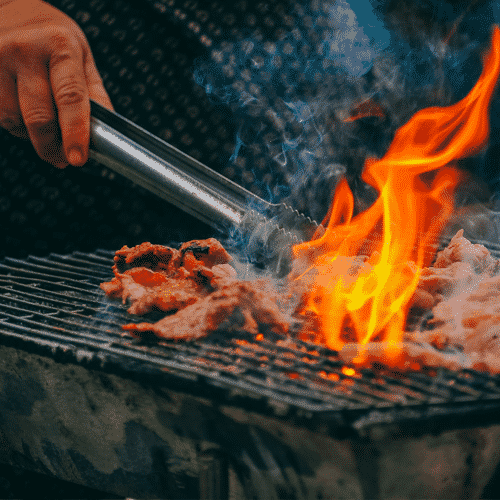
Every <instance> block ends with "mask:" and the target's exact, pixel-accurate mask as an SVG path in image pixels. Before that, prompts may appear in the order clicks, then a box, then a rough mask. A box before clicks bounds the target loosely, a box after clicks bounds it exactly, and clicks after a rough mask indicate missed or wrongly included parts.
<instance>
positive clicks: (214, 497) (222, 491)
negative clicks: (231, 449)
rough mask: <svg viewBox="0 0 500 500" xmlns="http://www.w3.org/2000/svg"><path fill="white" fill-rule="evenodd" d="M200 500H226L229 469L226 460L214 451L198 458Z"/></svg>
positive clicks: (227, 496)
mask: <svg viewBox="0 0 500 500" xmlns="http://www.w3.org/2000/svg"><path fill="white" fill-rule="evenodd" d="M199 463H200V498H201V500H228V498H229V493H228V492H229V479H228V477H229V467H228V461H227V458H226V457H224V456H223V455H222V454H221V453H219V452H218V451H216V450H212V451H207V452H205V453H202V454H201V455H200V456H199Z"/></svg>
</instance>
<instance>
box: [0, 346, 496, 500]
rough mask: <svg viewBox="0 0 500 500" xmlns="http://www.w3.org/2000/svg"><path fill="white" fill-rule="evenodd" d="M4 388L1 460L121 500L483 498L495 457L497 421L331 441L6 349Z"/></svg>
mask: <svg viewBox="0 0 500 500" xmlns="http://www.w3.org/2000/svg"><path fill="white" fill-rule="evenodd" d="M186 384H189V381H188V380H186ZM0 387H1V390H0V400H1V401H0V431H1V433H0V451H1V453H0V456H1V457H2V460H3V461H5V462H6V463H9V464H12V465H15V466H18V467H24V468H26V469H30V470H33V471H37V472H42V473H44V474H48V475H52V476H54V477H58V478H60V479H64V480H68V481H72V482H74V483H78V484H82V485H86V486H89V487H92V488H96V489H99V490H102V491H107V492H110V493H115V494H118V495H123V496H129V497H138V498H153V497H156V498H235V499H236V498H249V499H250V498H266V499H270V498H287V499H294V498H297V499H309V498H310V499H313V498H336V499H342V498H345V499H349V498H358V499H359V498H367V499H368V498H370V499H374V498H380V499H403V498H408V499H412V498H415V499H416V498H443V499H444V498H463V499H466V498H479V497H480V495H481V492H482V490H483V489H484V487H485V485H486V484H487V482H488V481H489V479H490V477H491V476H492V474H493V472H494V470H495V468H496V466H497V464H498V462H499V460H500V425H490V426H485V427H474V426H473V425H472V426H471V427H470V428H467V429H464V428H462V429H452V430H445V431H439V432H436V433H432V432H429V433H423V434H420V435H415V434H412V433H411V431H409V430H408V429H406V428H405V427H404V426H403V427H401V426H397V425H389V424H385V423H381V424H374V425H372V426H368V427H366V428H364V429H363V432H362V433H359V434H358V435H344V436H342V435H335V433H334V432H333V433H332V432H331V428H330V427H329V426H327V425H325V428H324V429H321V428H315V429H310V428H308V426H307V425H298V424H297V422H295V421H289V420H287V418H286V417H285V416H284V417H283V418H280V417H279V416H276V417H269V416H265V415H262V414H259V413H258V412H253V411H248V409H243V408H239V407H238V405H236V404H235V405H233V404H220V403H217V402H214V401H213V400H210V399H206V398H203V397H200V396H193V395H191V394H189V391H186V392H185V393H184V392H183V391H182V390H178V389H176V390H172V389H169V388H168V387H166V386H164V385H162V384H161V383H155V382H154V381H153V380H150V381H148V380H147V378H144V376H140V377H137V380H134V376H133V374H131V376H130V377H128V376H124V375H123V374H113V373H109V372H108V371H107V370H106V367H104V368H103V369H102V370H99V369H96V368H90V367H86V366H85V365H84V363H80V364H73V363H68V362H60V361H57V360H55V359H52V358H51V357H50V356H44V355H40V354H37V353H30V352H26V351H24V350H20V349H17V348H14V347H8V346H0ZM270 404H274V405H275V406H276V407H275V413H276V414H278V413H279V403H278V402H270ZM303 417H304V421H307V418H308V415H307V412H306V413H304V416H303ZM471 423H472V424H473V422H471ZM431 431H432V430H431ZM344 434H345V433H344Z"/></svg>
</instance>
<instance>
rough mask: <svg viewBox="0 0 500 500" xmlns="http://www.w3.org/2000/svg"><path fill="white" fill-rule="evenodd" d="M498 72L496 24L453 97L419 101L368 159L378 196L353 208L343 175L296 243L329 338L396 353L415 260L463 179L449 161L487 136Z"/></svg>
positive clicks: (426, 253) (312, 306) (332, 342)
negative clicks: (312, 233)
mask: <svg viewBox="0 0 500 500" xmlns="http://www.w3.org/2000/svg"><path fill="white" fill-rule="evenodd" d="M499 72H500V29H499V28H498V27H495V28H494V31H493V37H492V43H491V48H490V50H489V51H488V52H487V54H486V56H485V57H484V60H483V71H482V73H481V76H480V78H479V80H478V81H477V83H476V85H475V86H474V88H473V89H472V90H471V91H470V93H469V94H468V95H467V96H466V97H465V98H464V99H462V100H461V101H459V102H457V103H456V104H454V105H452V106H448V107H433V108H426V109H423V110H421V111H419V112H418V113H416V114H415V115H414V116H413V118H412V119H411V120H410V121H409V122H408V123H407V124H406V125H404V126H403V127H401V128H400V129H399V130H398V131H397V133H396V135H395V137H394V140H393V142H392V144H391V146H390V147H389V149H388V151H387V153H386V154H385V155H384V156H383V158H381V159H378V160H377V159H368V160H367V161H366V162H365V168H364V171H363V180H364V181H365V182H367V183H368V184H370V185H371V186H373V187H375V188H376V189H377V191H378V192H379V197H378V199H377V201H376V202H375V203H374V204H373V205H372V206H371V207H370V208H369V209H367V210H366V211H365V212H363V213H361V214H359V215H357V216H356V217H353V207H354V200H353V195H352V192H351V191H350V188H349V186H348V184H347V182H346V181H345V180H342V181H341V182H339V184H338V185H337V188H336V190H335V193H334V198H333V203H332V206H331V207H330V210H329V213H328V214H327V217H326V218H325V221H324V225H325V226H326V231H325V233H324V234H323V235H322V236H320V237H319V238H317V239H313V240H312V241H309V242H307V243H303V244H300V245H296V246H295V247H294V249H293V252H294V257H295V259H296V261H295V262H296V265H297V269H298V268H299V267H300V265H303V264H304V263H306V264H305V266H306V270H305V271H304V272H302V273H301V274H300V276H299V277H298V278H297V279H299V280H301V281H303V283H304V284H305V285H306V286H308V296H307V299H306V303H305V304H304V310H303V312H305V313H307V312H312V313H313V314H314V315H315V316H316V317H317V318H318V320H319V326H320V329H321V333H322V335H323V336H324V338H325V341H326V344H327V345H328V346H329V347H331V348H333V349H337V350H339V349H341V348H342V346H343V345H344V344H345V343H346V342H358V343H360V344H361V345H364V344H366V343H368V342H370V341H384V342H387V344H386V345H387V349H386V351H385V352H386V354H387V356H388V357H389V358H393V357H396V356H397V354H398V352H399V351H398V347H397V345H398V344H399V343H400V342H401V341H402V338H403V334H404V326H405V322H406V316H407V313H408V310H409V307H410V301H411V298H412V296H413V293H414V291H415V289H416V286H417V284H418V280H419V277H420V273H421V270H422V269H423V267H425V266H429V265H430V263H431V261H432V258H433V256H434V254H433V250H432V248H433V245H434V244H435V243H436V241H437V239H438V238H439V235H440V233H441V231H442V229H443V226H444V224H445V223H446V221H447V220H448V217H449V216H450V214H451V212H452V210H453V191H454V188H455V186H456V185H457V183H458V181H459V180H460V174H459V171H458V170H457V169H455V168H454V162H455V161H456V160H458V159H460V158H464V157H467V156H470V155H473V154H475V153H477V152H478V151H480V149H481V148H482V147H483V146H484V145H485V144H486V142H487V139H488V134H489V123H488V109H489V104H490V101H491V96H492V93H493V91H494V88H495V85H496V81H497V78H498V74H499ZM363 255H365V256H367V257H365V258H362V257H361V256H363ZM399 345H400V344H399Z"/></svg>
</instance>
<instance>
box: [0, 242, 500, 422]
mask: <svg viewBox="0 0 500 500" xmlns="http://www.w3.org/2000/svg"><path fill="white" fill-rule="evenodd" d="M113 255H114V254H113V252H111V251H104V250H98V251H96V252H95V253H92V254H85V253H81V252H74V253H72V254H71V255H57V254H51V255H50V256H49V257H46V258H40V257H29V258H28V259H26V260H18V259H13V258H6V259H4V260H3V261H2V262H1V263H0V333H1V334H2V335H1V336H0V342H1V343H6V342H8V340H9V339H10V340H11V341H16V342H19V341H20V342H22V344H23V345H27V344H31V345H36V346H38V347H45V348H47V347H48V348H50V349H51V350H52V351H53V352H54V353H57V352H62V353H67V354H69V355H71V356H73V358H74V359H75V360H76V361H77V362H82V361H96V360H97V361H98V362H99V363H100V364H102V365H103V366H104V365H106V366H111V367H113V366H118V367H121V368H122V369H126V370H128V371H131V372H137V371H138V372H146V373H156V374H159V375H161V376H163V377H169V376H170V378H171V379H172V377H173V379H176V380H178V381H181V383H182V384H183V387H184V388H188V389H189V388H191V389H193V390H195V389H197V388H198V389H199V388H200V387H201V386H203V387H204V388H206V387H207V386H209V387H211V388H214V389H215V390H216V391H218V393H223V395H224V397H225V398H226V399H227V398H232V399H234V398H235V397H240V398H243V399H244V398H250V400H252V405H253V408H256V407H257V406H258V404H257V405H256V400H258V399H263V400H264V401H265V402H266V404H267V405H268V406H269V404H270V403H271V406H272V402H273V401H274V402H280V404H281V412H285V413H286V412H287V411H290V410H293V411H295V412H297V411H298V412H299V413H300V412H302V413H301V414H304V410H306V413H307V414H308V415H315V414H322V415H327V414H328V415H332V414H336V415H337V417H338V420H339V421H342V422H345V421H346V420H349V421H350V422H351V424H353V422H354V420H356V419H357V422H358V424H357V425H360V426H361V425H364V424H362V423H360V422H365V421H366V416H367V411H368V410H369V411H371V412H373V411H374V410H376V414H377V415H378V416H377V418H378V419H382V420H384V419H385V418H389V417H387V416H386V417H384V416H383V415H384V414H383V413H380V412H381V411H382V412H383V410H384V409H385V410H391V417H390V418H391V419H394V418H395V413H394V410H397V411H396V413H397V412H398V411H399V413H400V416H401V415H403V413H404V415H405V418H421V417H422V416H423V415H430V414H436V415H437V414H441V415H443V414H451V413H454V412H456V411H457V408H462V410H463V412H464V414H470V412H474V411H479V410H481V409H482V410H484V408H485V407H488V408H489V409H490V410H492V409H495V410H496V411H497V413H498V409H499V408H500V381H499V379H498V378H497V377H492V376H489V375H486V374H482V373H477V372H473V371H469V370H463V371H462V372H458V373H452V372H449V371H447V370H445V369H439V370H437V371H436V373H434V374H433V376H430V375H429V374H427V373H424V372H419V373H409V374H396V373H393V372H383V373H382V372H376V371H374V370H371V369H364V370H362V371H361V372H360V373H357V374H354V375H352V376H350V375H347V374H345V373H343V372H342V367H343V364H342V362H341V361H340V360H339V359H338V357H337V356H336V353H335V352H334V351H331V350H329V349H327V348H325V347H322V346H317V345H313V344H309V343H307V342H303V341H298V340H293V341H290V340H289V339H284V338H264V339H263V340H261V341H255V339H254V337H253V336H251V335H245V334H241V335H234V334H231V335H230V336H224V335H223V334H215V335H212V336H210V337H208V338H206V339H201V340H199V341H197V342H191V343H175V342H162V343H161V344H159V345H156V344H155V345H144V344H143V345H140V344H138V343H136V342H135V341H133V340H131V339H130V338H129V337H124V336H122V330H121V325H123V324H125V323H128V322H131V321H136V320H140V318H139V317H133V316H130V315H129V314H128V313H127V312H126V307H125V306H122V305H121V304H120V303H118V302H117V301H112V300H109V299H107V298H106V297H105V295H104V293H103V292H102V291H101V290H100V288H99V284H100V283H101V282H102V281H106V280H109V279H110V278H111V277H112V273H111V265H112V257H113ZM153 316H154V313H152V315H150V316H149V317H148V318H149V319H152V320H154V319H155V318H154V317H153ZM142 320H144V318H143V319H142ZM471 405H472V406H471ZM350 414H352V415H353V416H352V417H350V416H349V415H350ZM354 415H356V417H354ZM360 415H363V417H362V419H361V420H359V416H360ZM372 417H373V415H372ZM353 425H355V424H353Z"/></svg>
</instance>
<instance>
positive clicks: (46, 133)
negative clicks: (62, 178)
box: [0, 0, 113, 168]
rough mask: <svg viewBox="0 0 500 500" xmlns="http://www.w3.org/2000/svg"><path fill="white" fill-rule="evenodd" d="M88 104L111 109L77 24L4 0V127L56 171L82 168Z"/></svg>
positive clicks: (0, 32) (46, 9)
mask: <svg viewBox="0 0 500 500" xmlns="http://www.w3.org/2000/svg"><path fill="white" fill-rule="evenodd" d="M89 99H93V100H95V101H97V102H98V103H99V104H102V105H103V106H105V107H107V108H109V109H113V106H112V104H111V101H110V99H109V96H108V94H107V92H106V90H105V89H104V86H103V84H102V80H101V77H100V75H99V73H98V71H97V68H96V66H95V62H94V58H93V57H92V53H91V50H90V47H89V45H88V42H87V39H86V38H85V35H84V34H83V32H82V31H81V29H80V28H79V27H78V25H77V24H76V23H75V22H74V21H73V20H72V19H71V18H70V17H68V16H67V15H66V14H64V13H63V12H61V11H59V10H57V9H56V8H54V7H52V6H51V5H49V4H47V3H45V2H43V1H41V0H0V126H1V127H3V128H5V129H7V130H8V131H9V132H10V133H11V134H13V135H15V136H18V137H24V138H29V139H30V140H31V142H32V143H33V146H34V148H35V150H36V152H37V153H38V155H39V156H40V158H42V159H43V160H45V161H47V162H49V163H51V164H52V165H54V166H56V167H58V168H64V167H65V166H67V165H68V163H70V164H71V165H75V166H79V165H83V164H84V163H85V162H86V161H87V158H88V147H89V132H90V102H89Z"/></svg>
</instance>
